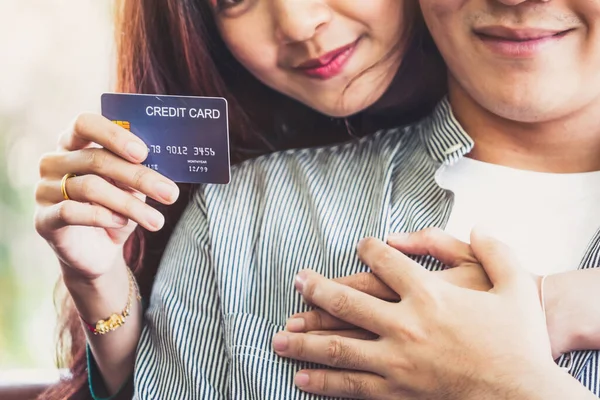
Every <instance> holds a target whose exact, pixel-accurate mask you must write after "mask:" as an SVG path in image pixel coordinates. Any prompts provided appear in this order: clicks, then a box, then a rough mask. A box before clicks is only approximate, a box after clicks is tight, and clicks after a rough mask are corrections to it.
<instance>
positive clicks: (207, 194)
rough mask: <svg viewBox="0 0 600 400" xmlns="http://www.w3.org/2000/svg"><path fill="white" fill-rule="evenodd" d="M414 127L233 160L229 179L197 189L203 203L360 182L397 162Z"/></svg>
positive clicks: (411, 142)
mask: <svg viewBox="0 0 600 400" xmlns="http://www.w3.org/2000/svg"><path fill="white" fill-rule="evenodd" d="M418 128H419V126H418V124H414V125H408V126H404V127H399V128H394V129H388V130H382V131H379V132H376V133H374V134H372V135H369V136H366V137H363V138H358V139H354V140H351V141H348V142H344V143H339V144H335V145H329V146H322V147H312V148H303V149H292V150H285V151H278V152H274V153H270V154H266V155H263V156H260V157H257V158H254V159H250V160H247V161H245V162H242V163H240V164H236V165H234V166H232V168H231V180H230V182H229V183H228V184H224V185H221V184H219V185H217V184H210V185H205V186H202V187H200V190H199V192H200V193H199V194H200V195H201V196H202V197H204V199H203V200H204V201H205V202H206V203H214V202H220V203H221V202H224V201H225V202H226V203H228V204H237V203H238V202H239V201H241V200H243V199H245V198H252V199H253V202H256V201H258V200H257V199H260V198H263V199H268V200H270V201H274V200H277V199H279V198H281V196H283V193H285V196H286V198H289V197H290V196H293V195H300V196H306V195H309V194H310V193H315V192H319V191H322V190H323V189H324V188H326V187H328V188H332V187H334V186H336V185H338V186H339V185H342V182H344V181H346V182H347V181H349V180H352V182H353V183H354V184H355V186H356V188H359V187H360V186H361V183H367V182H362V181H366V179H367V177H375V176H382V174H383V172H384V171H386V170H387V169H389V168H390V166H391V165H392V164H395V163H398V162H400V163H401V162H402V160H399V159H398V158H399V157H400V158H402V157H403V155H404V154H405V153H406V151H403V150H404V149H406V148H414V146H415V145H418V141H419V138H418V136H419V135H418V134H417V131H418ZM359 177H360V178H359ZM207 205H208V206H209V204H207ZM221 206H222V205H221Z"/></svg>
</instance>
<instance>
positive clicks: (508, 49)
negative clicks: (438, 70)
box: [420, 0, 600, 122]
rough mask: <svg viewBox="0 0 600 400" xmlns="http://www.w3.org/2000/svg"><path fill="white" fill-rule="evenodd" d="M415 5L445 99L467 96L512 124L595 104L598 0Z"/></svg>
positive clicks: (599, 82) (599, 96)
mask: <svg viewBox="0 0 600 400" xmlns="http://www.w3.org/2000/svg"><path fill="white" fill-rule="evenodd" d="M420 3H421V7H422V10H423V15H424V17H425V20H426V22H427V25H428V26H429V30H430V31H431V34H432V36H433V38H434V40H435V42H436V43H437V46H438V48H439V49H440V51H441V53H442V55H443V57H444V59H445V60H446V63H447V64H448V68H449V70H450V75H451V76H450V82H451V85H450V87H451V89H450V93H451V96H452V92H453V91H457V90H458V91H463V92H466V94H467V95H468V96H470V97H471V98H473V100H474V101H475V102H476V103H478V104H479V105H481V106H482V107H483V108H485V109H487V110H488V111H490V112H491V113H493V114H495V115H498V116H501V117H503V118H507V119H510V120H513V121H519V122H548V121H552V120H554V119H557V118H564V117H567V116H569V115H571V114H574V113H577V112H579V111H581V110H583V109H585V108H586V107H590V106H591V105H592V104H594V102H596V101H600V0H537V1H534V0H528V1H522V0H420ZM598 111H599V113H600V109H599V110H598Z"/></svg>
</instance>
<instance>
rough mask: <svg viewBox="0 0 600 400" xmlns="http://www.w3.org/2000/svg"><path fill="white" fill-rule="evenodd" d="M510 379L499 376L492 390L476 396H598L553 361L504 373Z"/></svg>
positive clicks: (587, 399) (548, 399)
mask: <svg viewBox="0 0 600 400" xmlns="http://www.w3.org/2000/svg"><path fill="white" fill-rule="evenodd" d="M507 379H510V381H506V382H503V381H502V380H500V381H499V382H497V383H496V388H495V389H496V390H494V392H493V393H492V392H487V393H483V394H481V395H479V397H478V399H489V400H492V399H514V400H564V399H569V400H597V399H598V398H597V397H596V396H595V395H594V394H593V393H592V392H590V391H589V390H587V389H586V388H585V387H584V386H583V385H581V383H580V382H579V381H578V380H576V379H575V378H573V377H572V376H571V375H569V374H568V373H567V372H565V371H563V370H561V369H560V368H559V367H557V366H556V365H552V366H549V367H548V368H546V369H534V370H530V371H529V372H525V373H518V374H512V377H511V375H510V374H508V375H507Z"/></svg>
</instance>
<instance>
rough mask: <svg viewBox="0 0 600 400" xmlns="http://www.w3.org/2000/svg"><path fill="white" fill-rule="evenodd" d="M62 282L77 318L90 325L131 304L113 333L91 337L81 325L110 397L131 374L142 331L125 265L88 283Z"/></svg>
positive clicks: (70, 280)
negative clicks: (122, 320)
mask: <svg viewBox="0 0 600 400" xmlns="http://www.w3.org/2000/svg"><path fill="white" fill-rule="evenodd" d="M64 280H65V284H66V286H67V289H68V290H69V292H70V293H71V296H72V298H73V301H74V303H75V307H76V308H77V311H78V312H79V314H80V316H81V318H82V319H83V320H85V321H86V322H87V323H89V324H92V325H95V324H96V322H97V321H99V320H101V319H103V320H106V319H107V318H108V317H109V316H110V315H112V314H114V313H117V314H120V313H121V312H122V311H123V310H124V308H125V306H126V305H127V304H128V301H131V307H130V314H129V316H128V317H127V319H126V320H125V324H124V325H122V326H121V327H119V328H117V329H116V330H114V331H111V332H108V333H106V334H104V335H100V334H98V335H95V334H93V333H92V332H90V331H89V329H87V328H85V327H84V325H83V322H82V327H84V329H85V330H86V334H87V337H88V343H89V345H90V349H91V352H92V354H93V356H94V359H95V361H96V364H97V365H98V369H99V371H100V374H101V375H102V378H103V381H104V385H105V387H106V390H107V391H108V393H107V394H109V395H112V394H114V393H116V392H117V391H118V390H119V388H121V386H122V385H123V384H124V383H125V382H126V381H127V380H128V379H129V378H130V377H131V375H132V373H133V370H134V363H135V351H136V347H137V344H138V342H139V339H140V333H141V329H142V307H141V304H140V302H139V301H138V300H137V298H136V295H135V293H132V291H131V288H130V280H129V274H128V271H127V266H126V265H125V264H124V263H122V264H120V265H117V266H115V268H113V269H112V270H111V271H110V272H108V273H106V274H104V275H102V276H101V277H99V278H97V279H95V280H94V281H92V282H90V281H82V280H80V279H74V278H70V277H68V276H64ZM134 292H135V291H134Z"/></svg>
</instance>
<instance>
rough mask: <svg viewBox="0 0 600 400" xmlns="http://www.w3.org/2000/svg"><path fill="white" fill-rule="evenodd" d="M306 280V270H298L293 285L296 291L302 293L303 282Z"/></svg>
mask: <svg viewBox="0 0 600 400" xmlns="http://www.w3.org/2000/svg"><path fill="white" fill-rule="evenodd" d="M305 282H306V272H304V271H300V272H299V273H298V275H296V280H295V281H294V287H295V288H296V290H297V291H298V293H300V294H302V290H303V289H304V283H305Z"/></svg>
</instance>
